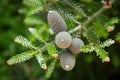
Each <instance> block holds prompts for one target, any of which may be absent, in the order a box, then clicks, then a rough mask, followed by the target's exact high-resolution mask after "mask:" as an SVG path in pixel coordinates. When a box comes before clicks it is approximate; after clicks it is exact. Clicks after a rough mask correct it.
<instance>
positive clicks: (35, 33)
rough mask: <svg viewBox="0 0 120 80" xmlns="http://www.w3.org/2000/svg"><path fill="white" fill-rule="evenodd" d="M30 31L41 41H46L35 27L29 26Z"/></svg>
mask: <svg viewBox="0 0 120 80" xmlns="http://www.w3.org/2000/svg"><path fill="white" fill-rule="evenodd" d="M29 31H30V32H31V34H32V35H33V36H34V37H35V38H36V39H38V40H39V41H41V42H43V43H46V42H45V41H44V40H43V39H42V38H41V37H40V35H39V33H38V31H37V30H36V29H34V28H29Z"/></svg>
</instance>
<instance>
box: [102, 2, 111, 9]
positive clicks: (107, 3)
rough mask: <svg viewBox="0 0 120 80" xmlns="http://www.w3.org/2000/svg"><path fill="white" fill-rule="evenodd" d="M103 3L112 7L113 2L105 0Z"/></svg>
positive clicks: (106, 6)
mask: <svg viewBox="0 0 120 80" xmlns="http://www.w3.org/2000/svg"><path fill="white" fill-rule="evenodd" d="M102 3H103V4H104V7H105V8H107V9H108V8H112V2H111V1H110V0H103V1H102Z"/></svg>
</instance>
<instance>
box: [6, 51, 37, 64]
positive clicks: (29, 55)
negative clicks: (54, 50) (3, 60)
mask: <svg viewBox="0 0 120 80" xmlns="http://www.w3.org/2000/svg"><path fill="white" fill-rule="evenodd" d="M35 54H36V52H35V51H26V52H23V53H21V54H17V55H15V56H13V57H11V58H10V59H9V60H8V61H7V63H8V64H9V65H13V64H16V63H21V62H24V61H26V60H29V59H31V58H32V57H33V56H34V55H35Z"/></svg>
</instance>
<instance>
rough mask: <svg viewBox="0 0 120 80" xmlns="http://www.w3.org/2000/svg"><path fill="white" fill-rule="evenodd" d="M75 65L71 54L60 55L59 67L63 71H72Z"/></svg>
mask: <svg viewBox="0 0 120 80" xmlns="http://www.w3.org/2000/svg"><path fill="white" fill-rule="evenodd" d="M75 64H76V59H75V57H74V56H73V55H72V54H71V53H69V52H66V53H63V54H62V56H61V58H60V65H61V67H62V68H63V69H64V70H65V71H70V70H72V69H73V68H74V66H75Z"/></svg>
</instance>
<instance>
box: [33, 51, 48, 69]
mask: <svg viewBox="0 0 120 80" xmlns="http://www.w3.org/2000/svg"><path fill="white" fill-rule="evenodd" d="M35 57H36V59H37V60H38V63H39V65H40V67H41V68H43V69H45V70H46V69H47V65H46V61H45V59H44V56H43V55H42V53H41V52H39V53H38V54H36V55H35Z"/></svg>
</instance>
